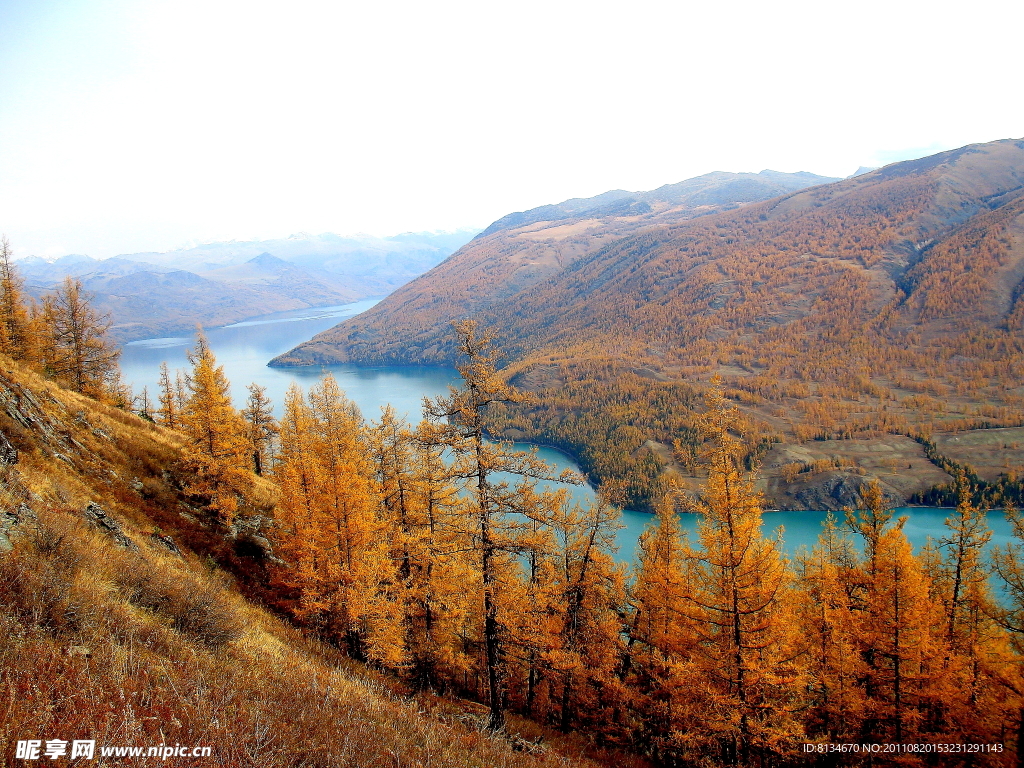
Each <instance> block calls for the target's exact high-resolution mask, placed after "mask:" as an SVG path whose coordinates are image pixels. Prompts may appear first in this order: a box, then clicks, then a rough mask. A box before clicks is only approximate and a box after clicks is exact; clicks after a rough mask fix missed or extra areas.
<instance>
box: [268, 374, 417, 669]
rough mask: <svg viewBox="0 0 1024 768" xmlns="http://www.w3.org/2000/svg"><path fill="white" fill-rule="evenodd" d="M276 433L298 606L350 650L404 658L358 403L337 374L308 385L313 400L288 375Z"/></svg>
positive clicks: (285, 548) (390, 660)
mask: <svg viewBox="0 0 1024 768" xmlns="http://www.w3.org/2000/svg"><path fill="white" fill-rule="evenodd" d="M280 440H281V448H280V455H279V458H278V462H277V466H276V467H275V469H274V477H275V479H276V481H277V482H278V484H279V485H280V487H281V491H282V493H281V501H280V503H279V505H278V509H277V518H278V534H277V536H278V540H279V543H280V547H281V554H282V558H283V559H284V560H285V563H286V567H285V568H284V572H283V576H282V578H283V580H284V581H285V583H287V584H289V585H290V586H292V587H293V588H294V589H295V591H296V593H297V597H298V604H297V605H296V607H295V612H296V613H297V615H299V616H300V617H302V618H303V619H305V620H306V621H307V622H308V623H310V624H311V625H313V626H315V627H316V628H317V629H318V630H319V631H320V632H321V633H323V634H324V635H325V636H327V637H329V638H332V639H334V640H336V641H337V642H339V643H340V644H342V645H343V646H344V647H345V648H346V649H347V650H348V653H349V654H350V655H351V656H353V657H354V658H360V659H363V658H368V659H373V660H375V661H379V662H381V663H384V664H387V665H389V666H398V665H400V664H402V662H403V657H404V645H403V642H402V638H401V636H400V632H399V629H398V625H399V618H400V617H399V611H400V607H401V606H400V603H398V602H397V601H396V600H395V599H394V597H395V595H394V591H395V589H396V588H397V587H396V584H397V575H396V574H395V572H394V568H393V567H392V563H391V561H390V559H389V558H388V557H387V554H388V552H387V547H388V543H387V540H386V536H384V535H382V533H383V531H382V528H381V522H380V519H379V516H378V499H377V496H376V495H375V494H374V492H373V491H374V489H373V487H372V466H371V463H370V460H369V453H370V451H369V447H370V446H369V441H368V436H367V434H366V429H365V426H364V424H363V421H362V417H361V416H360V414H359V411H358V409H357V408H356V406H355V405H354V404H353V403H352V402H351V401H349V400H348V398H346V397H345V395H344V393H343V392H342V391H341V389H340V387H338V384H337V382H336V381H335V380H334V378H333V377H332V376H329V375H328V376H327V377H325V378H324V379H323V381H322V382H321V383H320V385H318V386H314V387H312V388H311V389H310V391H309V400H308V403H307V401H306V398H305V396H304V395H303V394H302V391H301V389H300V388H299V387H298V386H297V385H292V387H291V388H290V389H289V391H288V393H287V395H286V396H285V412H284V417H283V418H282V419H281V422H280Z"/></svg>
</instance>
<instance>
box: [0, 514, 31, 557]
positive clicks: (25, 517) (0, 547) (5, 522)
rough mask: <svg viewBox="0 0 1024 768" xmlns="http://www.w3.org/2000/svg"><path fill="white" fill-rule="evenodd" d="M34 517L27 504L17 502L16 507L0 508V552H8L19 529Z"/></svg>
mask: <svg viewBox="0 0 1024 768" xmlns="http://www.w3.org/2000/svg"><path fill="white" fill-rule="evenodd" d="M35 519H36V513H35V512H33V511H32V510H31V509H30V508H29V507H28V505H27V504H19V505H18V507H17V509H4V510H0V554H2V553H4V552H10V551H11V548H12V547H13V546H14V542H13V539H14V538H15V536H17V534H18V532H19V530H20V529H21V528H23V527H24V526H25V524H26V523H28V522H31V521H33V520H35Z"/></svg>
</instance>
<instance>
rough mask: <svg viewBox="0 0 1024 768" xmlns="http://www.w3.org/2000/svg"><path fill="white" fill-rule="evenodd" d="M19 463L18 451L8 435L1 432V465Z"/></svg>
mask: <svg viewBox="0 0 1024 768" xmlns="http://www.w3.org/2000/svg"><path fill="white" fill-rule="evenodd" d="M17 463H18V449H17V448H15V447H14V446H13V445H11V441H10V440H8V439H7V435H5V434H4V433H3V432H0V465H4V464H6V465H10V464H17Z"/></svg>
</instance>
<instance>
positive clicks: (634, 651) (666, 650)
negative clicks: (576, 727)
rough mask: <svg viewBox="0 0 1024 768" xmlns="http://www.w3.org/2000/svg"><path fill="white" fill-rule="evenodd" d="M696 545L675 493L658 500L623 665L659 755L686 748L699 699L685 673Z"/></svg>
mask: <svg viewBox="0 0 1024 768" xmlns="http://www.w3.org/2000/svg"><path fill="white" fill-rule="evenodd" d="M689 555H690V545H689V542H688V541H687V538H686V536H685V534H684V533H683V530H682V526H681V525H680V523H679V518H678V515H677V513H676V510H675V507H674V505H673V503H672V497H671V496H668V495H666V496H665V497H663V498H662V500H661V502H660V503H659V504H658V507H657V513H656V518H655V523H654V525H653V526H650V527H648V528H647V530H645V531H644V532H643V533H642V534H641V535H640V539H639V541H638V545H637V561H638V562H637V576H636V581H635V583H634V585H633V588H632V590H631V595H630V597H631V603H632V614H631V616H630V618H629V626H628V629H627V631H628V639H627V649H626V651H625V653H624V656H623V661H622V665H621V670H620V677H622V678H623V679H624V680H625V682H626V684H627V685H628V686H629V689H630V692H631V694H632V697H633V702H632V706H633V708H634V709H635V710H636V711H637V712H638V714H639V715H640V718H641V722H643V731H642V733H643V736H644V740H645V741H646V742H648V743H649V744H650V746H651V748H652V751H653V753H654V756H655V757H656V758H662V759H664V760H667V761H670V760H672V759H673V757H674V756H678V755H680V754H681V753H683V752H684V751H685V749H686V746H685V745H684V744H682V743H680V741H679V738H678V736H679V734H681V733H682V732H683V728H684V727H685V725H684V724H686V720H685V718H684V716H683V715H684V713H685V708H686V702H688V701H689V700H690V699H692V698H693V693H692V691H690V690H689V689H688V685H689V683H690V679H689V678H688V677H687V676H686V675H685V674H684V670H685V669H686V667H687V665H688V664H690V663H692V659H693V657H694V654H695V653H696V643H697V640H698V635H697V633H696V631H695V629H694V623H693V622H692V621H689V620H688V619H687V614H686V613H685V610H684V609H685V607H686V605H687V599H688V597H689V594H690V590H691V587H690V584H691V582H692V580H693V576H694V574H693V573H692V565H693V560H692V558H690V557H689Z"/></svg>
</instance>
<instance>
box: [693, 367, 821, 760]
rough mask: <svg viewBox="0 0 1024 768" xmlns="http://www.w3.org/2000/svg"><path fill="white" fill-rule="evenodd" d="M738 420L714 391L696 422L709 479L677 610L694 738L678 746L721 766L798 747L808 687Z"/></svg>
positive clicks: (788, 583)
mask: <svg viewBox="0 0 1024 768" xmlns="http://www.w3.org/2000/svg"><path fill="white" fill-rule="evenodd" d="M738 420H739V412H738V410H737V408H736V407H735V406H733V405H731V404H729V403H728V402H727V401H726V399H725V397H724V396H723V394H722V392H721V389H720V388H718V387H717V386H716V387H714V388H713V389H712V390H711V392H710V393H709V394H708V396H707V411H706V413H705V414H703V416H702V417H701V418H700V419H699V421H698V427H699V429H700V431H701V434H702V436H703V437H704V439H705V443H706V446H707V448H706V450H705V462H706V466H707V481H706V483H705V485H704V488H703V489H702V491H701V494H700V498H699V499H698V500H697V501H696V503H695V504H694V511H696V512H699V513H700V514H701V515H702V519H701V522H700V525H699V542H698V543H697V545H696V546H695V547H694V548H693V549H692V550H691V552H690V553H688V554H687V558H688V559H689V560H690V565H689V568H688V570H689V574H688V575H689V578H690V580H691V583H690V585H689V590H688V593H687V595H686V599H685V600H684V601H683V603H682V605H681V606H680V608H681V610H682V611H683V612H684V616H685V621H686V622H687V623H688V624H689V627H688V631H687V633H688V634H689V633H693V634H694V635H695V642H694V652H693V655H692V656H691V658H690V660H689V661H690V663H689V664H688V665H686V666H685V667H684V668H683V669H682V670H681V673H682V674H683V675H684V677H686V678H688V679H689V680H690V681H692V682H691V685H692V686H693V687H692V691H693V693H692V694H691V695H692V701H691V702H690V703H689V707H690V708H691V716H693V718H694V719H693V720H691V721H690V727H691V728H693V729H694V731H691V733H690V735H689V738H688V740H687V742H684V743H685V746H686V747H687V749H689V750H694V749H696V750H697V751H698V752H700V753H707V752H709V751H712V750H713V751H714V752H716V753H717V755H718V758H719V759H720V760H721V762H722V763H724V764H726V765H744V764H747V763H749V762H759V761H763V760H765V759H770V758H769V756H770V755H771V754H773V753H776V754H777V753H780V752H782V753H784V752H788V751H790V750H791V749H792V748H793V745H794V744H795V743H797V742H798V741H800V740H802V738H803V727H802V724H801V723H800V720H799V714H800V713H799V710H800V709H801V704H800V703H799V702H800V695H799V694H800V691H801V690H802V689H803V688H804V687H805V685H806V682H805V680H804V675H803V672H802V670H801V669H800V665H799V664H798V663H797V657H798V656H799V655H800V653H801V650H802V648H801V642H800V638H799V633H798V632H797V628H796V616H795V610H794V608H795V601H794V594H793V585H792V577H791V574H790V572H789V569H788V567H787V564H786V561H785V560H784V559H783V557H782V554H781V551H780V549H781V541H780V540H779V539H776V538H767V537H765V536H764V535H763V534H762V532H761V527H762V519H761V510H762V503H763V502H762V497H761V494H760V493H759V492H758V491H757V490H756V489H755V487H754V481H755V478H754V477H753V475H751V474H749V473H747V472H745V471H744V470H743V455H744V450H743V445H742V443H741V441H740V440H739V438H738V437H736V436H735V434H734V430H735V428H736V424H737V421H738ZM698 728H699V732H698V731H697V729H698Z"/></svg>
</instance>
